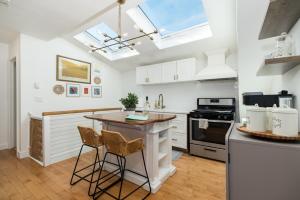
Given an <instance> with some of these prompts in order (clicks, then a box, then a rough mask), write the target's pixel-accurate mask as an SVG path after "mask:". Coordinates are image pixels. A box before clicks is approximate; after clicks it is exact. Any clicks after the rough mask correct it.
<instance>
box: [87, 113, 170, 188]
mask: <svg viewBox="0 0 300 200" xmlns="http://www.w3.org/2000/svg"><path fill="white" fill-rule="evenodd" d="M127 115H128V113H126V112H117V113H109V114H95V115H88V116H85V117H86V118H88V119H92V120H97V121H101V122H102V127H103V129H105V130H110V131H117V132H120V133H121V134H122V135H123V136H124V137H125V138H127V139H135V138H143V139H144V145H145V148H144V153H145V161H146V166H147V170H148V174H149V178H150V184H151V189H152V192H153V193H155V192H157V191H158V190H159V188H160V187H161V185H162V183H163V182H164V181H165V180H167V179H168V177H170V176H171V175H173V174H174V173H175V171H176V168H175V166H173V165H172V142H171V135H170V132H169V129H170V128H171V124H170V120H172V119H174V118H175V117H176V116H175V115H166V114H152V113H149V114H148V116H149V119H148V120H145V121H138V120H127V119H126V116H127ZM102 156H103V155H102ZM109 159H110V161H111V162H115V163H116V161H115V160H113V158H112V157H111V158H109ZM127 163H128V164H127V168H128V169H131V170H134V171H136V172H138V173H141V174H144V173H145V172H144V170H143V164H142V159H141V155H140V154H139V153H135V154H132V155H129V156H128V157H127ZM106 166H107V167H105V170H108V171H112V170H114V169H115V166H113V165H106ZM125 179H127V180H128V181H131V182H133V183H136V184H138V185H140V184H141V183H143V182H144V180H143V179H141V178H140V177H139V176H136V175H135V174H133V173H130V172H129V173H127V174H126V175H125ZM145 189H147V187H145Z"/></svg>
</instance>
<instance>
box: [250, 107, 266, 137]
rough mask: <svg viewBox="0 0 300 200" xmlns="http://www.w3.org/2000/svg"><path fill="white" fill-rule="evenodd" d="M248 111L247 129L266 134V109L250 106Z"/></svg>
mask: <svg viewBox="0 0 300 200" xmlns="http://www.w3.org/2000/svg"><path fill="white" fill-rule="evenodd" d="M246 111H247V114H246V115H247V119H248V122H247V129H248V130H250V131H257V132H264V131H266V108H263V107H258V105H257V104H256V105H255V106H250V107H248V108H247V109H246Z"/></svg>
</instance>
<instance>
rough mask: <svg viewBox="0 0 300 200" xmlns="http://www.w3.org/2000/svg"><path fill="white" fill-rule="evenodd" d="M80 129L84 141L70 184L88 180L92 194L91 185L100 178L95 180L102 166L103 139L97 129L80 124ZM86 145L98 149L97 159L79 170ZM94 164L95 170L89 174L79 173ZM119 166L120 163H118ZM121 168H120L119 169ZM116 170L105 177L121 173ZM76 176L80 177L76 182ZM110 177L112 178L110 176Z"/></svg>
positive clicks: (90, 194) (89, 192)
mask: <svg viewBox="0 0 300 200" xmlns="http://www.w3.org/2000/svg"><path fill="white" fill-rule="evenodd" d="M78 130H79V133H80V136H81V141H82V146H81V148H80V152H79V155H78V157H77V160H76V164H75V167H74V170H73V174H72V178H71V181H70V184H71V185H75V184H76V183H78V182H80V181H82V180H84V181H87V182H88V183H89V191H88V194H89V196H92V195H93V193H91V187H92V184H94V183H96V182H97V181H98V180H95V181H93V177H94V174H95V172H97V171H99V170H100V168H101V166H102V165H101V162H103V161H101V160H100V156H99V147H101V146H103V145H104V144H103V141H102V136H101V135H99V134H97V132H96V131H94V130H93V129H92V128H88V127H80V126H78ZM84 146H88V147H91V148H93V149H95V150H96V156H95V160H94V162H93V163H92V164H90V165H88V166H86V167H83V168H81V169H79V170H77V171H76V169H77V165H78V161H79V159H80V156H81V153H82V149H83V147H84ZM97 164H99V168H98V169H96V165H97ZM110 164H114V163H110ZM92 166H93V170H92V172H90V173H88V174H85V175H83V176H80V175H79V174H78V173H79V172H81V171H83V170H85V169H88V168H90V167H92ZM117 166H118V165H117ZM118 170H119V169H118ZM118 170H114V171H113V172H111V173H109V174H107V175H105V176H104V177H103V178H105V177H107V176H109V175H111V174H113V176H114V175H115V173H116V172H117V173H116V174H118V173H121V171H120V170H119V171H118ZM74 176H76V177H78V178H79V179H78V180H77V181H75V182H73V179H74ZM89 176H91V179H88V177H89ZM108 179H110V178H108Z"/></svg>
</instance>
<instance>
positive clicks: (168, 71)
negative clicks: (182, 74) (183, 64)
mask: <svg viewBox="0 0 300 200" xmlns="http://www.w3.org/2000/svg"><path fill="white" fill-rule="evenodd" d="M176 65H177V63H176V61H172V62H166V63H163V64H162V81H163V82H166V83H168V82H174V81H175V80H176V74H177V66H176Z"/></svg>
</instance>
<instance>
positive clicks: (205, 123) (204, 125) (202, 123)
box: [199, 119, 208, 129]
mask: <svg viewBox="0 0 300 200" xmlns="http://www.w3.org/2000/svg"><path fill="white" fill-rule="evenodd" d="M199 128H201V129H207V128H208V119H199Z"/></svg>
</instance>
